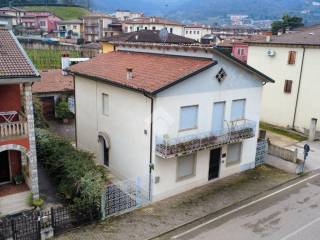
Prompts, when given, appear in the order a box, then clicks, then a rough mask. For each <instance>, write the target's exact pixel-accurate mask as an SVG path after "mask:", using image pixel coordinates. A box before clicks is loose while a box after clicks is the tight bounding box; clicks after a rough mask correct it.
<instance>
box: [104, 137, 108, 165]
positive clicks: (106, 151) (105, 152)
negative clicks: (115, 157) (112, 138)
mask: <svg viewBox="0 0 320 240" xmlns="http://www.w3.org/2000/svg"><path fill="white" fill-rule="evenodd" d="M103 142H104V144H103V155H104V156H103V160H104V165H106V166H107V167H109V148H107V146H106V141H105V140H104V139H103Z"/></svg>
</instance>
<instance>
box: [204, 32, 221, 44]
mask: <svg viewBox="0 0 320 240" xmlns="http://www.w3.org/2000/svg"><path fill="white" fill-rule="evenodd" d="M220 41H221V39H220V38H219V37H218V36H217V35H214V34H206V35H204V36H203V37H202V38H201V40H200V42H201V43H202V44H206V45H212V46H215V45H217V44H218V43H219V42H220Z"/></svg>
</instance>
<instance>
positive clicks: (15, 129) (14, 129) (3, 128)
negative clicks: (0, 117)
mask: <svg viewBox="0 0 320 240" xmlns="http://www.w3.org/2000/svg"><path fill="white" fill-rule="evenodd" d="M27 134H28V124H27V122H26V121H20V122H10V123H0V139H1V138H9V137H18V136H25V135H27Z"/></svg>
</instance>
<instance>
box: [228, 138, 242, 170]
mask: <svg viewBox="0 0 320 240" xmlns="http://www.w3.org/2000/svg"><path fill="white" fill-rule="evenodd" d="M241 153H242V143H235V144H229V145H228V152H227V167H228V166H232V165H235V164H238V163H240V162H241Z"/></svg>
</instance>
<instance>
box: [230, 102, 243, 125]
mask: <svg viewBox="0 0 320 240" xmlns="http://www.w3.org/2000/svg"><path fill="white" fill-rule="evenodd" d="M245 107H246V100H245V99H239V100H233V101H232V106H231V121H233V120H240V119H244V118H245Z"/></svg>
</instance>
